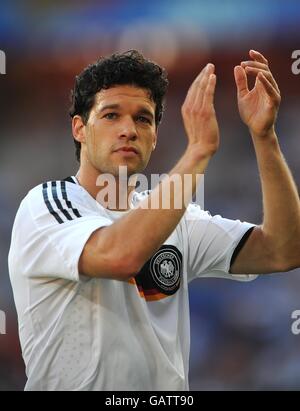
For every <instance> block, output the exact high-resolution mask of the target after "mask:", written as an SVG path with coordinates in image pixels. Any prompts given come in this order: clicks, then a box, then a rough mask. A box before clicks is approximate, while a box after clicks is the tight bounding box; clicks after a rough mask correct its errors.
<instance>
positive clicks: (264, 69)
mask: <svg viewBox="0 0 300 411" xmlns="http://www.w3.org/2000/svg"><path fill="white" fill-rule="evenodd" d="M249 55H250V57H251V58H252V59H253V60H249V61H242V62H241V67H242V68H243V69H244V70H245V74H246V75H247V74H249V75H255V76H257V77H256V78H257V79H260V80H262V77H261V75H263V78H264V79H265V80H268V84H270V85H272V87H273V88H274V90H275V91H276V94H278V95H279V97H280V90H279V87H278V84H277V83H276V81H275V79H274V77H273V75H272V73H271V71H270V68H269V63H268V60H267V59H266V58H265V57H264V56H263V55H262V54H261V53H259V52H258V51H256V50H250V51H249ZM259 73H261V74H260V75H259ZM258 75H259V77H258ZM262 84H263V85H264V86H265V87H264V88H265V90H266V91H267V89H266V87H267V83H266V82H265V81H264V80H262Z"/></svg>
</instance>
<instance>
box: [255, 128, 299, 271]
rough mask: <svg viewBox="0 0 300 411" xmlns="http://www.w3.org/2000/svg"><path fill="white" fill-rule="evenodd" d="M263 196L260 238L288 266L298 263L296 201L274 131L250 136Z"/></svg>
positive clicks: (297, 208) (296, 197)
mask: <svg viewBox="0 0 300 411" xmlns="http://www.w3.org/2000/svg"><path fill="white" fill-rule="evenodd" d="M252 139H253V143H254V147H255V152H256V156H257V162H258V168H259V173H260V179H261V185H262V194H263V214H264V217H263V225H262V230H263V233H264V235H265V236H266V237H267V238H268V240H270V242H271V243H272V246H273V247H274V249H275V250H276V253H277V254H278V255H280V256H282V258H288V259H289V260H290V261H291V265H296V266H297V264H298V265H299V264H300V261H297V260H299V256H300V201H299V195H298V191H297V187H296V184H295V182H294V180H293V177H292V174H291V172H290V170H289V168H288V166H287V164H286V161H285V159H284V157H283V155H282V152H281V150H280V147H279V143H278V139H277V136H276V134H275V132H274V131H271V132H270V133H269V135H268V136H265V138H261V137H258V136H255V135H254V134H252Z"/></svg>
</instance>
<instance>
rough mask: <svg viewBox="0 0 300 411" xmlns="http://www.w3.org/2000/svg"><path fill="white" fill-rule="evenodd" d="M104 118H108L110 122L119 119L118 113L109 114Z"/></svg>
mask: <svg viewBox="0 0 300 411" xmlns="http://www.w3.org/2000/svg"><path fill="white" fill-rule="evenodd" d="M103 117H104V118H107V119H108V120H115V119H116V118H117V117H118V114H117V113H107V114H105V115H104V116H103Z"/></svg>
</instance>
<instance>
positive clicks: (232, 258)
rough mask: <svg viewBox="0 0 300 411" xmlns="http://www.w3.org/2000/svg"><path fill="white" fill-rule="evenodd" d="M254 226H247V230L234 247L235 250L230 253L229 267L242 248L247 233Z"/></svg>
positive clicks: (246, 238) (248, 233) (249, 232)
mask: <svg viewBox="0 0 300 411" xmlns="http://www.w3.org/2000/svg"><path fill="white" fill-rule="evenodd" d="M254 228H255V226H254V227H251V228H249V230H247V231H246V232H245V234H244V235H243V237H242V238H241V239H240V241H239V243H238V245H237V246H236V247H235V250H234V252H233V254H232V257H231V260H230V267H231V266H232V264H233V263H234V261H235V259H236V257H237V256H238V254H239V252H240V251H241V249H242V248H243V246H244V244H245V242H246V241H247V240H248V237H249V235H250V234H251V233H252V231H253V229H254Z"/></svg>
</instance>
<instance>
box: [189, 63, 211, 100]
mask: <svg viewBox="0 0 300 411" xmlns="http://www.w3.org/2000/svg"><path fill="white" fill-rule="evenodd" d="M207 68H208V64H207V65H206V66H205V67H204V68H203V69H202V70H201V72H200V73H199V75H198V76H197V77H196V78H195V80H194V81H193V83H192V84H191V86H190V88H189V90H188V93H187V96H186V99H185V103H186V102H188V101H194V100H195V98H196V95H197V92H198V89H199V86H200V85H201V83H202V79H203V77H204V76H205V74H206V70H207Z"/></svg>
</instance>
